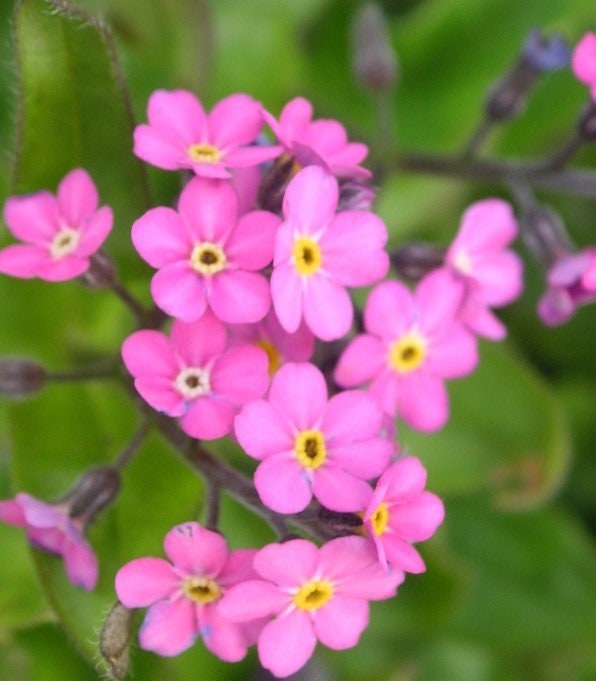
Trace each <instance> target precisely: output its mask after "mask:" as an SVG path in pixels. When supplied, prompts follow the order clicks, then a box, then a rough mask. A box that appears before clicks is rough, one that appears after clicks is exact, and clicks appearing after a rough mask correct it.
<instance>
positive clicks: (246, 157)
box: [225, 144, 283, 170]
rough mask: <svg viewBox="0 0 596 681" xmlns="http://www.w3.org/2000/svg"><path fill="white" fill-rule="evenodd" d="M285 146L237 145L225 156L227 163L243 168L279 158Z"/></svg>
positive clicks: (232, 166) (235, 168)
mask: <svg viewBox="0 0 596 681" xmlns="http://www.w3.org/2000/svg"><path fill="white" fill-rule="evenodd" d="M282 151H283V147H280V146H272V145H267V146H261V145H260V144H259V145H254V146H250V147H236V148H234V149H231V150H230V151H229V153H227V154H226V156H225V161H226V165H227V166H229V167H230V168H233V169H234V170H238V169H241V168H250V167H254V166H257V165H259V164H260V163H264V162H265V161H270V160H271V159H273V158H277V157H278V156H279V155H280V154H281V152H282Z"/></svg>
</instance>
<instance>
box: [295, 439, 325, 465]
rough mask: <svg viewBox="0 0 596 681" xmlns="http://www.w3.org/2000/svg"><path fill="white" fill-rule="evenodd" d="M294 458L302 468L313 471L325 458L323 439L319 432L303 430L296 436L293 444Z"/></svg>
mask: <svg viewBox="0 0 596 681" xmlns="http://www.w3.org/2000/svg"><path fill="white" fill-rule="evenodd" d="M294 451H295V453H296V458H297V459H298V461H299V462H300V463H301V464H302V465H303V466H304V468H310V469H312V470H314V469H315V468H318V467H319V466H320V465H321V464H322V463H323V461H325V458H326V457H327V450H326V448H325V438H324V437H323V433H321V431H319V430H303V431H302V432H301V433H298V435H297V436H296V441H295V443H294Z"/></svg>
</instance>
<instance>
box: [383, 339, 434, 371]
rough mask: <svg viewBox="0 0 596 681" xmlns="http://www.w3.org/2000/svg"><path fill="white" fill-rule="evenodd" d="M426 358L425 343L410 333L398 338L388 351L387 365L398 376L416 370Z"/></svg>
mask: <svg viewBox="0 0 596 681" xmlns="http://www.w3.org/2000/svg"><path fill="white" fill-rule="evenodd" d="M425 357H426V341H425V340H424V338H422V336H419V335H418V334H417V333H413V332H410V333H408V334H406V335H405V336H403V337H402V338H399V339H398V340H397V341H395V343H393V345H392V346H391V349H390V351H389V363H390V365H391V366H392V367H393V369H395V370H396V371H397V372H399V373H400V374H407V373H409V372H410V371H414V370H416V369H418V367H419V366H420V365H421V364H422V363H423V362H424V359H425Z"/></svg>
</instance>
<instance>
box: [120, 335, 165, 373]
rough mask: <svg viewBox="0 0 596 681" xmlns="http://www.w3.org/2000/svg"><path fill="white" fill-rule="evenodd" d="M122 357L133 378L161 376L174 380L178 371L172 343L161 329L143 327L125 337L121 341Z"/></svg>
mask: <svg viewBox="0 0 596 681" xmlns="http://www.w3.org/2000/svg"><path fill="white" fill-rule="evenodd" d="M122 359H123V360H124V364H125V366H126V368H127V369H128V371H129V372H130V373H131V374H132V375H133V376H134V377H135V378H137V377H139V376H162V377H163V378H166V379H168V380H174V379H175V378H176V375H177V373H178V365H177V363H176V361H175V359H174V353H173V348H172V343H171V342H170V340H169V339H168V338H167V336H164V334H163V333H161V331H153V330H148V329H143V330H141V331H136V332H135V333H133V334H132V335H131V336H129V337H128V338H126V340H125V341H124V343H122Z"/></svg>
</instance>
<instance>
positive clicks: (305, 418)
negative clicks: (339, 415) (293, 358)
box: [269, 362, 327, 431]
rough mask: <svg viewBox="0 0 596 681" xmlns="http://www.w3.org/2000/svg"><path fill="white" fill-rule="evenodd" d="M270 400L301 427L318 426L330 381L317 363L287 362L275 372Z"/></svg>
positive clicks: (300, 429) (325, 403)
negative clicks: (328, 381) (327, 380)
mask: <svg viewBox="0 0 596 681" xmlns="http://www.w3.org/2000/svg"><path fill="white" fill-rule="evenodd" d="M269 400H270V402H271V404H272V405H274V406H275V407H276V408H277V409H279V410H280V411H281V412H282V414H283V415H284V416H286V417H287V418H288V419H289V421H290V422H291V423H292V425H293V426H294V428H296V429H297V430H299V431H302V430H308V429H310V428H314V427H318V424H319V423H320V422H321V417H322V415H323V413H324V410H325V407H326V405H327V385H326V384H325V379H324V377H323V374H322V373H321V372H320V371H319V369H317V367H316V366H314V365H313V364H307V363H304V364H294V363H293V362H289V363H288V364H284V366H282V367H281V368H280V369H279V371H278V372H277V374H275V376H274V378H273V381H272V383H271V389H270V391H269Z"/></svg>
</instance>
